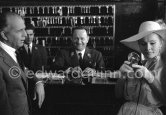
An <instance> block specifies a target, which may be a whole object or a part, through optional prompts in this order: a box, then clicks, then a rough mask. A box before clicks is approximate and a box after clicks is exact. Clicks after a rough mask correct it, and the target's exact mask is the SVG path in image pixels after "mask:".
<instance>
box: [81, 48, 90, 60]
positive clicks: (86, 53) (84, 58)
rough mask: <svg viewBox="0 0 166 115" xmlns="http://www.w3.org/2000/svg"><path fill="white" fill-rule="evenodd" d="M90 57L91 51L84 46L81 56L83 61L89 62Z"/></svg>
mask: <svg viewBox="0 0 166 115" xmlns="http://www.w3.org/2000/svg"><path fill="white" fill-rule="evenodd" d="M90 59H91V53H90V50H89V48H86V49H85V54H84V57H83V62H84V63H85V62H89V61H90Z"/></svg>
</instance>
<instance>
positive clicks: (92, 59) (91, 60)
mask: <svg viewBox="0 0 166 115" xmlns="http://www.w3.org/2000/svg"><path fill="white" fill-rule="evenodd" d="M76 66H79V60H78V56H77V54H76V51H75V49H74V48H70V49H68V50H61V52H60V53H59V55H58V56H57V57H56V59H55V62H54V63H53V66H52V68H53V69H56V70H66V69H67V68H69V67H76ZM87 67H90V68H93V69H96V70H103V69H104V68H105V64H104V61H103V57H102V54H101V52H99V51H97V50H95V49H89V48H86V49H85V53H84V57H83V64H82V67H81V69H82V70H84V69H85V68H87Z"/></svg>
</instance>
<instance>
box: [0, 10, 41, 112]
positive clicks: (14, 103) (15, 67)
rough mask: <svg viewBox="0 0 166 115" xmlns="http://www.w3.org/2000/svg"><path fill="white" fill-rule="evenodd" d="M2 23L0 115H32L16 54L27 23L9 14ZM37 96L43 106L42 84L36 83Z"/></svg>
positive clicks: (0, 17) (23, 74)
mask: <svg viewBox="0 0 166 115" xmlns="http://www.w3.org/2000/svg"><path fill="white" fill-rule="evenodd" d="M0 22H1V23H0V114H1V115H29V103H28V100H29V99H28V88H27V76H26V74H25V72H24V71H25V69H24V68H23V66H21V65H22V64H21V63H19V62H20V60H18V58H16V56H17V57H18V54H16V53H15V51H16V50H17V49H18V48H19V47H21V46H23V44H24V40H25V37H26V36H27V34H26V32H25V24H24V20H23V18H22V17H21V16H20V15H18V14H15V13H11V12H6V13H4V14H1V15H0ZM21 67H22V68H21ZM36 93H37V94H38V97H40V99H39V102H40V105H39V106H41V104H42V102H43V100H44V87H43V83H42V82H38V83H37V84H36Z"/></svg>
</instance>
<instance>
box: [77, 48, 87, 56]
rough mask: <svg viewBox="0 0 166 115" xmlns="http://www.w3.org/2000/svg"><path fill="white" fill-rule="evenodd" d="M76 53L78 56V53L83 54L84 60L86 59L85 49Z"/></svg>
mask: <svg viewBox="0 0 166 115" xmlns="http://www.w3.org/2000/svg"><path fill="white" fill-rule="evenodd" d="M76 53H77V55H78V53H81V54H82V58H83V57H84V54H85V49H83V50H82V51H78V50H76Z"/></svg>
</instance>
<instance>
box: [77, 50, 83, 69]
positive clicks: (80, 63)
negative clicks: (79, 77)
mask: <svg viewBox="0 0 166 115" xmlns="http://www.w3.org/2000/svg"><path fill="white" fill-rule="evenodd" d="M78 59H79V65H80V67H82V63H83V59H82V53H78Z"/></svg>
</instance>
